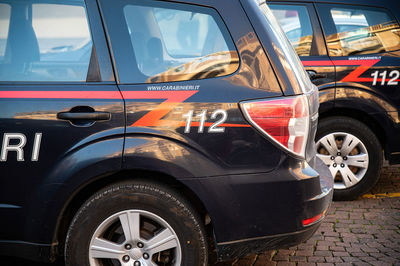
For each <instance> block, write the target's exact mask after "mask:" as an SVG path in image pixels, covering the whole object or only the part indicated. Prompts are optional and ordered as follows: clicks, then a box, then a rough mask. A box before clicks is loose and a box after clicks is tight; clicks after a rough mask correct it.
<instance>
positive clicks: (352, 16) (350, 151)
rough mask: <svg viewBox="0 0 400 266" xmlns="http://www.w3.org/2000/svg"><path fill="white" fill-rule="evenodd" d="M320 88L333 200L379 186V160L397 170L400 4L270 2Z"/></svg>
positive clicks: (320, 152) (383, 0)
mask: <svg viewBox="0 0 400 266" xmlns="http://www.w3.org/2000/svg"><path fill="white" fill-rule="evenodd" d="M268 5H269V7H270V8H271V10H272V12H273V13H274V15H275V16H276V18H277V19H278V20H279V22H280V24H281V26H282V28H283V30H284V31H285V33H286V35H287V37H288V39H289V40H290V42H291V43H292V45H293V46H294V48H295V50H296V52H297V54H298V55H299V56H300V58H301V60H302V63H303V65H304V66H305V68H306V70H307V72H308V73H309V75H310V78H311V80H312V81H313V83H314V84H315V85H317V86H318V88H319V94H320V104H321V106H320V120H319V124H318V130H317V135H316V141H317V156H318V157H319V158H320V159H322V160H323V161H324V163H325V164H326V165H327V166H329V169H330V171H331V173H332V175H333V177H334V181H335V182H334V189H335V193H334V199H338V200H351V199H355V198H357V197H358V196H360V195H362V194H363V193H366V192H367V191H368V190H369V189H371V188H372V187H373V186H374V185H375V183H376V182H377V181H378V178H379V176H380V170H381V167H382V163H383V159H386V160H387V161H388V162H389V164H399V163H400V138H399V136H400V119H399V114H400V97H399V95H400V91H399V82H400V24H399V22H400V4H399V2H398V1H397V2H396V1H389V0H334V1H331V0H285V1H280V0H269V3H268Z"/></svg>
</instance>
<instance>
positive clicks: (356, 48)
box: [321, 5, 400, 56]
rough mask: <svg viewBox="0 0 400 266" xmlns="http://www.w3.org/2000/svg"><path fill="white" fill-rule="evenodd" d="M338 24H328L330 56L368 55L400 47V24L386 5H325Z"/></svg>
mask: <svg viewBox="0 0 400 266" xmlns="http://www.w3.org/2000/svg"><path fill="white" fill-rule="evenodd" d="M321 7H322V12H323V14H327V15H328V16H330V17H331V18H332V20H333V23H334V27H328V26H326V25H324V28H325V33H326V35H327V36H326V41H327V45H328V50H329V55H330V56H350V55H365V54H374V53H384V52H390V51H395V50H398V49H400V27H399V24H398V22H397V21H396V19H395V18H394V17H393V16H392V15H391V14H390V13H389V12H388V11H386V10H384V9H382V8H370V7H347V6H339V5H321Z"/></svg>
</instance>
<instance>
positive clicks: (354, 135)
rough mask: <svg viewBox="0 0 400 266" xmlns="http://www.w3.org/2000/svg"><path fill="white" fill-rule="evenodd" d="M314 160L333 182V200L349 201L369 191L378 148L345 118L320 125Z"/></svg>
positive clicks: (357, 124) (369, 133)
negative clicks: (323, 165)
mask: <svg viewBox="0 0 400 266" xmlns="http://www.w3.org/2000/svg"><path fill="white" fill-rule="evenodd" d="M316 145H317V156H318V157H319V158H320V159H321V160H322V161H323V162H324V163H325V164H326V165H327V166H328V167H329V170H330V171H331V173H332V176H333V178H334V199H335V200H353V199H355V198H357V197H358V196H360V195H362V194H364V193H366V192H367V191H368V190H370V189H371V188H372V187H373V186H374V185H375V183H376V182H377V181H378V179H379V174H380V170H381V167H382V148H381V145H380V142H379V140H378V139H377V137H376V136H375V134H374V133H373V132H372V131H371V130H370V129H369V128H368V127H367V126H366V125H365V124H363V123H361V122H360V121H358V120H355V119H352V118H348V117H329V118H325V119H323V120H321V121H320V123H319V125H318V131H317V136H316Z"/></svg>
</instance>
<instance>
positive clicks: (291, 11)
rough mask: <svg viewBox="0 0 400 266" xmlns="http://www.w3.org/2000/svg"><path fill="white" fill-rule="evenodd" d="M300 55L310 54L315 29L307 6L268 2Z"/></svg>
mask: <svg viewBox="0 0 400 266" xmlns="http://www.w3.org/2000/svg"><path fill="white" fill-rule="evenodd" d="M268 6H269V8H270V9H271V11H272V13H274V16H275V17H276V18H277V19H278V21H279V23H280V24H281V26H282V29H283V31H284V32H285V33H286V36H287V37H288V39H289V41H290V43H291V44H292V46H293V47H294V49H295V50H296V53H297V55H299V56H309V55H310V52H311V44H312V41H313V29H312V26H311V22H310V16H309V14H308V11H307V7H305V6H297V5H275V4H274V5H273V4H268Z"/></svg>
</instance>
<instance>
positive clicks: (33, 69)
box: [0, 0, 92, 81]
mask: <svg viewBox="0 0 400 266" xmlns="http://www.w3.org/2000/svg"><path fill="white" fill-rule="evenodd" d="M0 2H1V0H0ZM7 2H8V3H9V10H10V11H9V12H8V13H7V11H4V10H3V8H2V6H1V5H3V4H1V3H0V10H1V11H0V24H1V27H0V81H86V76H87V73H88V68H89V62H90V57H91V53H92V40H91V35H90V31H89V25H88V21H87V16H86V10H85V7H84V1H83V0H82V1H71V2H68V1H63V2H62V4H47V3H42V2H41V1H36V0H31V1H11V2H10V1H7ZM7 14H10V15H8V16H9V19H8V20H9V27H8V30H7V32H6V31H5V30H3V25H5V24H6V22H4V21H6V20H7ZM3 31H4V32H3ZM5 32H6V33H7V34H5ZM3 47H4V48H3ZM2 51H3V55H2Z"/></svg>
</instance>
